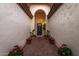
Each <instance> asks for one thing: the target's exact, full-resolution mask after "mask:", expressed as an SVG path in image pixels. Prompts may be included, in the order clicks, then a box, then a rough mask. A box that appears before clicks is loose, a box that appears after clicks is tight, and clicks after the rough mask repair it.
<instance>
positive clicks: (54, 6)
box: [18, 3, 62, 19]
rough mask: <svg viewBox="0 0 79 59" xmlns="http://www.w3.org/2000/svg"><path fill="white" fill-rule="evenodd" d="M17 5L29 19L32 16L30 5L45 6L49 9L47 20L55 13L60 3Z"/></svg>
mask: <svg viewBox="0 0 79 59" xmlns="http://www.w3.org/2000/svg"><path fill="white" fill-rule="evenodd" d="M18 5H19V6H20V7H21V8H22V9H23V10H24V12H25V13H26V14H27V15H28V16H29V17H30V18H31V19H32V18H33V14H32V13H31V11H30V6H31V5H47V6H49V7H50V11H49V13H48V15H47V18H48V19H49V18H50V17H51V16H52V15H53V14H54V13H55V11H56V10H57V9H58V8H59V7H60V6H61V5H62V3H18Z"/></svg>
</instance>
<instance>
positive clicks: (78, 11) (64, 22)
mask: <svg viewBox="0 0 79 59" xmlns="http://www.w3.org/2000/svg"><path fill="white" fill-rule="evenodd" d="M49 27H50V28H49V30H50V32H51V35H52V36H53V37H54V38H55V40H56V45H57V46H58V47H59V46H60V45H61V44H62V43H65V44H67V45H68V47H70V48H71V49H72V51H73V54H74V55H79V47H78V46H79V4H77V3H76V4H66V3H65V4H63V5H62V6H61V7H60V8H59V9H58V10H57V11H56V12H55V14H54V15H53V16H52V17H51V18H50V19H49Z"/></svg>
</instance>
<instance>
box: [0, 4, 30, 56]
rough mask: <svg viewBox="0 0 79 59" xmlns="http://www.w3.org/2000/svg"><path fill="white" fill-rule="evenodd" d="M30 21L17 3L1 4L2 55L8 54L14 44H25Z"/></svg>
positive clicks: (0, 38)
mask: <svg viewBox="0 0 79 59" xmlns="http://www.w3.org/2000/svg"><path fill="white" fill-rule="evenodd" d="M30 23H31V20H30V19H29V17H28V16H27V15H26V14H25V13H24V12H23V11H22V9H20V7H19V6H18V5H17V4H0V55H7V53H8V52H9V51H10V50H11V49H12V48H13V46H14V45H20V46H24V44H25V42H26V39H27V38H28V37H29V35H30V34H29V32H30V27H31V25H30Z"/></svg>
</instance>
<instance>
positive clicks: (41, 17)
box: [35, 10, 46, 35]
mask: <svg viewBox="0 0 79 59" xmlns="http://www.w3.org/2000/svg"><path fill="white" fill-rule="evenodd" d="M35 32H36V35H44V34H45V32H46V14H45V12H44V11H43V10H37V11H36V12H35Z"/></svg>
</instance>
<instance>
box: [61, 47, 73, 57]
mask: <svg viewBox="0 0 79 59" xmlns="http://www.w3.org/2000/svg"><path fill="white" fill-rule="evenodd" d="M62 53H63V55H64V56H72V51H71V49H69V48H67V47H64V48H63V52H62Z"/></svg>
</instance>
